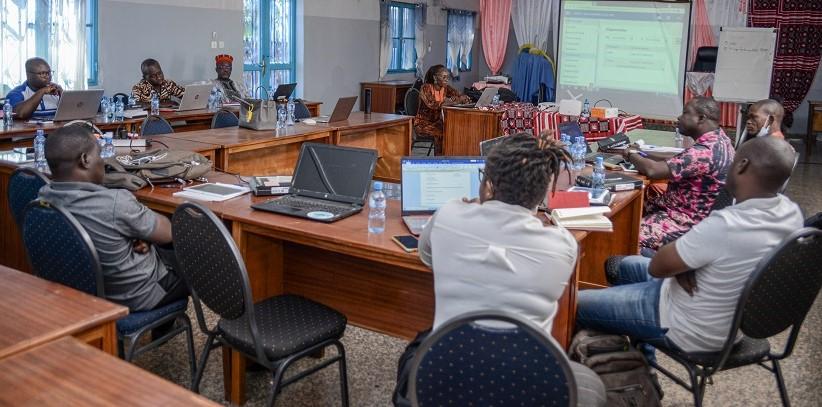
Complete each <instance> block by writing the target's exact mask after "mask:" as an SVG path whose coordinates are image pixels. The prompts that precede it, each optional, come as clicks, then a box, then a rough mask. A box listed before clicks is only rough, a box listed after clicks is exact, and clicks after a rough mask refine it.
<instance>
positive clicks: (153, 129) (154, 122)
mask: <svg viewBox="0 0 822 407" xmlns="http://www.w3.org/2000/svg"><path fill="white" fill-rule="evenodd" d="M171 133H174V129H173V128H172V127H171V124H170V123H169V122H168V121H167V120H166V119H163V118H162V117H160V116H155V115H148V116H147V117H146V118H145V119H143V124H141V125H140V136H141V137H145V136H153V135H155V134H171Z"/></svg>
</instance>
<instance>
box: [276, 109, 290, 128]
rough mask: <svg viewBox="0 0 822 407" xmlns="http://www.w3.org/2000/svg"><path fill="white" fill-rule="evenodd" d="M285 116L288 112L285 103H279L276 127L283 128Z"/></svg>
mask: <svg viewBox="0 0 822 407" xmlns="http://www.w3.org/2000/svg"><path fill="white" fill-rule="evenodd" d="M287 116H288V113H287V112H286V110H285V105H284V104H280V105H279V106H277V128H278V129H284V128H285V122H286V120H287Z"/></svg>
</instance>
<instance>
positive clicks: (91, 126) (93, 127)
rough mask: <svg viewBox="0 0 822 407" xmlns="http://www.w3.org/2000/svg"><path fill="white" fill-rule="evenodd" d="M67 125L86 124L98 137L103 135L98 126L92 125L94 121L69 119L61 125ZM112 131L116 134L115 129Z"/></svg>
mask: <svg viewBox="0 0 822 407" xmlns="http://www.w3.org/2000/svg"><path fill="white" fill-rule="evenodd" d="M68 126H86V127H88V128H89V129H91V131H92V132H93V133H94V134H97V135H99V136H100V137H103V131H102V130H100V128H99V127H97V126H95V125H94V123H92V122H90V121H88V120H72V121H70V122H68V123H66V124H64V125H63V127H68ZM114 133H115V134H116V133H117V131H116V130H115V132H114Z"/></svg>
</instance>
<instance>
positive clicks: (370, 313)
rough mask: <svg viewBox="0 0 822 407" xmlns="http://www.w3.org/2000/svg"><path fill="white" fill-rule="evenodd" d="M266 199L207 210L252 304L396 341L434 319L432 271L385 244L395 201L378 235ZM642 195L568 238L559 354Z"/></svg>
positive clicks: (165, 202)
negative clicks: (574, 251) (575, 256)
mask: <svg viewBox="0 0 822 407" xmlns="http://www.w3.org/2000/svg"><path fill="white" fill-rule="evenodd" d="M208 178H209V181H211V182H226V183H237V182H238V180H237V179H236V177H234V176H229V175H227V174H219V173H214V174H211V175H209V176H208ZM173 192H175V190H172V189H165V188H155V189H154V191H151V190H148V189H143V190H140V191H137V192H136V196H137V197H138V199H140V201H142V202H143V203H145V204H146V205H147V206H149V207H151V208H152V209H155V210H157V211H160V212H165V213H171V212H172V211H173V209H174V208H175V207H176V206H177V205H179V204H180V203H182V202H183V201H182V200H180V199H178V198H174V197H172V196H171V194H172V193H173ZM266 199H270V198H266V197H254V196H252V195H250V194H248V195H244V196H241V197H237V198H234V199H231V200H228V201H224V202H214V203H208V204H207V206H208V207H209V208H210V209H211V210H212V211H214V212H215V214H217V216H219V217H220V218H221V219H222V220H223V221H224V222H225V224H226V225H227V226H228V228H229V230H230V231H231V233H232V237H233V238H234V241H235V242H236V244H237V246H238V248H239V250H240V253H241V254H242V257H243V259H244V261H245V264H246V268H247V270H248V274H249V280H250V282H251V288H252V291H253V294H254V298H255V300H260V299H263V298H267V297H270V296H273V295H278V294H283V293H290V294H299V295H303V296H305V297H308V298H311V299H313V300H316V301H319V302H321V303H323V304H326V305H329V306H331V307H334V308H335V309H337V310H339V311H340V312H342V313H344V314H345V315H346V316H347V318H348V321H349V322H350V323H351V324H354V325H357V326H360V327H363V328H366V329H369V330H373V331H376V332H381V333H384V334H388V335H392V336H397V337H401V338H405V339H409V338H412V337H414V336H415V335H416V334H417V332H418V331H421V330H424V329H428V328H430V327H431V324H432V323H433V316H434V287H433V275H432V273H431V270H430V269H429V268H428V267H426V266H425V265H424V264H423V263H422V262H421V261H420V260H419V257H418V256H417V254H416V253H406V252H404V251H403V250H401V249H400V248H399V247H398V246H397V245H396V244H395V243H394V242H393V241H392V240H391V237H392V236H396V235H405V234H408V230H407V229H406V228H405V226H404V225H403V223H402V220H401V216H400V207H399V202H398V201H394V200H390V201H389V202H388V208H387V220H386V229H385V232H384V233H382V234H380V235H372V234H369V233H368V231H367V222H368V215H367V212H366V211H363V212H361V213H359V214H357V215H354V216H352V217H350V218H346V219H343V220H341V221H338V222H334V223H331V224H324V223H319V222H313V221H310V220H306V219H301V218H294V217H288V216H282V215H277V214H272V213H267V212H261V211H256V210H253V209H251V208H250V207H249V206H250V205H251V204H252V203H254V202H260V201H263V200H266ZM642 199H643V198H642V190H635V191H630V192H622V193H618V194H617V195H616V199H615V202H614V203H613V204H612V212H611V214H610V215H609V217H610V218H611V221H612V222H613V224H614V232H613V233H603V232H584V231H574V232H573V234H574V236H575V237H576V239H577V241H578V242H579V246H580V254H579V262H578V264H577V269H576V273H574V274H573V276H572V278H571V281H570V282H569V286H568V288H567V289H566V291H565V294H564V295H563V297H562V299H561V300H560V301H559V303H560V307H559V310H558V312H557V315H556V317H555V319H554V328H553V332H552V333H553V336H554V337H555V338H556V339H557V340H558V341H559V342H560V343H561V344H562V345H563V346H566V347H567V346H568V344H569V343H570V339H571V337H572V335H573V328H574V317H575V313H576V292H577V289H578V288H597V287H605V286H606V285H607V283H606V281H605V276H604V273H603V264H604V261H605V259H607V258H608V256H611V255H616V254H630V253H634V254H635V253H637V252H638V247H639V222H640V220H641V215H642ZM223 357H224V369H225V372H224V374H225V375H226V397H227V398H228V399H229V400H231V401H232V402H234V403H238V404H239V403H241V402H242V401H243V399H244V395H243V389H244V380H245V379H244V377H245V375H244V374H243V373H242V372H244V366H245V365H244V363H245V362H244V358H243V357H242V355H241V354H239V353H237V352H233V351H227V350H224V353H223Z"/></svg>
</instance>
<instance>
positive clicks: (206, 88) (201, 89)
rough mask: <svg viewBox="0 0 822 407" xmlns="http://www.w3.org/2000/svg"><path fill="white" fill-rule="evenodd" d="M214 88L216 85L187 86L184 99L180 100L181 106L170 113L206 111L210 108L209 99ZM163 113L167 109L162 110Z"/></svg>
mask: <svg viewBox="0 0 822 407" xmlns="http://www.w3.org/2000/svg"><path fill="white" fill-rule="evenodd" d="M213 88H214V84H211V83H208V84H199V85H186V88H185V92H184V93H183V98H182V99H180V104H179V105H178V106H177V107H176V108H173V109H169V110H168V111H170V112H182V111H186V110H198V109H205V108H206V107H207V106H208V97H209V96H210V95H211V89H213ZM160 110H161V111H165V110H166V109H165V108H163V109H160Z"/></svg>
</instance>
